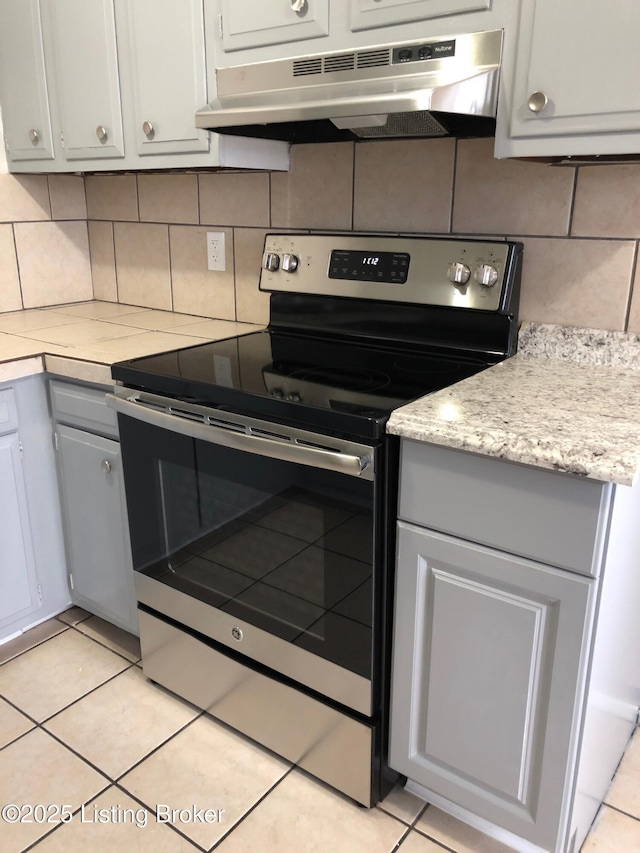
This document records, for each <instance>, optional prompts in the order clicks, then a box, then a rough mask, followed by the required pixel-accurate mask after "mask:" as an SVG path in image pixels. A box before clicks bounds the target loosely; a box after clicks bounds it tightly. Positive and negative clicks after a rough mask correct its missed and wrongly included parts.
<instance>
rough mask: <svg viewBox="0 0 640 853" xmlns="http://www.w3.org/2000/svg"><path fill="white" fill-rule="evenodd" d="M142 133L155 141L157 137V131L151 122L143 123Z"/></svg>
mask: <svg viewBox="0 0 640 853" xmlns="http://www.w3.org/2000/svg"><path fill="white" fill-rule="evenodd" d="M142 132H143V133H144V135H145V136H146V137H147V139H153V137H154V136H155V135H156V130H155V128H154V126H153V125H152V124H151V122H150V121H145V122H143V123H142Z"/></svg>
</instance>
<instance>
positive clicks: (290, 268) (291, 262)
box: [282, 252, 300, 272]
mask: <svg viewBox="0 0 640 853" xmlns="http://www.w3.org/2000/svg"><path fill="white" fill-rule="evenodd" d="M299 263H300V261H299V259H298V257H297V255H291V254H289V253H288V252H285V254H284V255H283V256H282V269H283V270H284V271H285V272H295V271H296V270H297V269H298V264H299Z"/></svg>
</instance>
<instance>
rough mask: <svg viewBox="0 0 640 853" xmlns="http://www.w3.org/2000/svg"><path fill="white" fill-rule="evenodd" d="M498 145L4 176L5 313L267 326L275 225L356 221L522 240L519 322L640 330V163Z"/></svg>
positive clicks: (333, 225)
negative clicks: (562, 162) (117, 310)
mask: <svg viewBox="0 0 640 853" xmlns="http://www.w3.org/2000/svg"><path fill="white" fill-rule="evenodd" d="M492 148H493V143H492V140H489V139H466V140H458V141H457V142H456V141H454V140H452V139H423V140H402V141H390V140H384V141H376V142H364V143H361V144H353V143H351V142H341V143H331V144H326V145H297V146H293V148H292V150H291V170H290V171H289V172H288V173H275V172H274V173H268V172H242V171H237V172H203V173H199V174H197V173H188V172H165V173H146V174H140V175H135V174H117V175H87V176H85V177H82V176H78V175H50V176H45V175H28V176H13V175H0V312H6V311H12V310H17V309H20V308H23V307H24V308H26V307H33V306H44V305H53V304H57V303H58V302H69V301H79V300H86V299H91V298H96V299H101V300H106V301H113V302H123V303H129V304H132V305H139V306H141V307H146V308H157V309H161V310H174V311H180V312H183V313H186V314H191V315H194V316H202V317H212V318H218V319H220V320H231V321H234V320H238V321H244V322H249V323H256V324H263V323H265V322H266V321H267V320H268V305H269V297H268V295H267V294H264V293H260V292H259V291H258V286H257V281H258V271H259V268H260V258H261V254H262V242H263V239H264V234H265V232H266V231H267V230H269V229H274V230H276V229H286V230H290V229H300V230H307V229H310V230H324V231H337V232H341V231H346V232H349V231H352V230H354V231H380V232H382V233H407V234H444V235H449V236H455V235H477V236H479V237H485V236H486V237H491V238H495V237H498V238H501V237H504V238H508V239H515V240H522V242H523V243H524V244H525V256H524V257H525V264H524V273H523V280H522V300H521V311H520V316H521V319H523V320H537V321H541V322H548V323H565V324H568V325H575V326H593V327H598V328H605V329H620V330H624V329H628V330H629V331H633V332H638V333H640V271H639V270H640V261H639V260H638V256H639V255H640V253H639V252H638V246H639V243H640V165H625V166H582V167H579V168H574V167H569V168H555V167H550V166H547V165H544V164H541V163H537V162H529V161H518V160H495V159H494V158H493V156H492ZM87 220H88V223H87ZM207 230H216V231H224V233H225V239H226V258H227V269H226V270H225V271H224V272H211V271H209V270H208V269H207V259H206V258H207V256H206V236H205V235H206V232H207ZM87 232H88V234H87ZM89 249H90V260H89ZM634 282H635V287H634Z"/></svg>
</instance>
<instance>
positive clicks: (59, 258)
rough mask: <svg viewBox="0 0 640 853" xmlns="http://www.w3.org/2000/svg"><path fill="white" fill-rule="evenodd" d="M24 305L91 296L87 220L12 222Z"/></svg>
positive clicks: (35, 306)
mask: <svg viewBox="0 0 640 853" xmlns="http://www.w3.org/2000/svg"><path fill="white" fill-rule="evenodd" d="M13 230H14V234H15V241H16V252H17V255H18V263H19V270H20V285H21V288H22V303H23V307H24V308H39V307H41V306H43V305H55V304H57V303H59V302H82V301H83V300H86V299H91V298H92V296H93V290H92V286H91V265H90V263H89V239H88V235H87V222H86V220H77V221H68V222H62V221H60V222H17V223H15V224H14V226H13Z"/></svg>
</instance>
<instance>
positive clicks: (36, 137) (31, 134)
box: [29, 127, 40, 145]
mask: <svg viewBox="0 0 640 853" xmlns="http://www.w3.org/2000/svg"><path fill="white" fill-rule="evenodd" d="M29 139H30V140H31V142H33V144H34V145H37V144H38V140H39V139H40V134H39V133H38V131H37V130H36V129H35V127H32V128H31V130H30V131H29Z"/></svg>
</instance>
